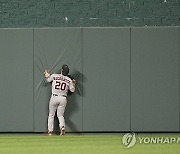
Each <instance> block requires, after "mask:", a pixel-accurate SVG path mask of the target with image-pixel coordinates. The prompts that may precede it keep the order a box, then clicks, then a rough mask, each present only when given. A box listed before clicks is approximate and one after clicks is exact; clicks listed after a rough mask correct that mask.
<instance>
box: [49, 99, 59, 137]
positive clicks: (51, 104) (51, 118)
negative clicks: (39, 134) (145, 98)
mask: <svg viewBox="0 0 180 154" xmlns="http://www.w3.org/2000/svg"><path fill="white" fill-rule="evenodd" d="M56 110H57V104H56V101H55V96H52V97H51V99H50V102H49V116H48V133H49V134H51V133H52V132H53V129H54V116H55V112H56Z"/></svg>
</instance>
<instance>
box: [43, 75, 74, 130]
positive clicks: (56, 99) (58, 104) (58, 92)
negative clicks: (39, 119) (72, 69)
mask: <svg viewBox="0 0 180 154" xmlns="http://www.w3.org/2000/svg"><path fill="white" fill-rule="evenodd" d="M47 81H48V82H52V96H51V99H50V102H49V116H48V132H52V131H53V129H54V116H55V112H56V110H57V117H58V119H59V127H60V129H61V128H62V127H64V128H65V119H64V111H65V107H66V104H67V99H66V96H67V92H68V89H69V90H71V89H73V88H75V87H74V84H73V82H72V80H71V79H70V78H69V77H67V76H64V75H62V74H52V75H51V76H50V77H48V78H47Z"/></svg>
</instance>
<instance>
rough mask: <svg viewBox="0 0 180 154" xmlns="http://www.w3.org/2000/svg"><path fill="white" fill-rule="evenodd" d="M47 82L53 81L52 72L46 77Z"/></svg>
mask: <svg viewBox="0 0 180 154" xmlns="http://www.w3.org/2000/svg"><path fill="white" fill-rule="evenodd" d="M46 80H47V82H52V81H53V74H52V75H50V77H48V78H46Z"/></svg>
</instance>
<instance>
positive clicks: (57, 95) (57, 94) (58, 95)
mask: <svg viewBox="0 0 180 154" xmlns="http://www.w3.org/2000/svg"><path fill="white" fill-rule="evenodd" d="M52 95H53V96H63V97H66V95H58V94H52Z"/></svg>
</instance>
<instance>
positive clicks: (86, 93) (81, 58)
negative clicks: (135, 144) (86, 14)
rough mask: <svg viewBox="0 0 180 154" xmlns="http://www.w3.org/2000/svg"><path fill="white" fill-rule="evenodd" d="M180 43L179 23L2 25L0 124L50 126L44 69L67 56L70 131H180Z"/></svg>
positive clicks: (5, 128)
mask: <svg viewBox="0 0 180 154" xmlns="http://www.w3.org/2000/svg"><path fill="white" fill-rule="evenodd" d="M179 43H180V28H179V27H158V28H157V27H152V28H149V27H144V28H44V29H43V28H37V29H0V46H1V49H0V70H1V77H0V79H1V80H0V85H1V86H0V132H9V131H10V132H46V131H47V117H48V103H49V99H50V96H51V84H48V83H46V82H45V80H44V75H43V72H44V70H45V69H48V70H50V72H51V73H57V72H59V71H60V67H61V65H62V64H64V63H66V64H68V65H69V67H70V74H71V75H73V76H74V77H75V79H76V80H77V81H78V84H77V89H76V93H75V94H73V95H69V97H68V104H67V107H66V111H65V119H66V128H67V131H68V132H88V131H92V132H95V131H130V130H131V131H137V132H139V131H144V132H148V131H151V132H152V131H155V132H157V131H166V132H167V131H169V132H174V131H180V103H179V52H180V46H179ZM55 130H56V131H58V121H57V118H55Z"/></svg>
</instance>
